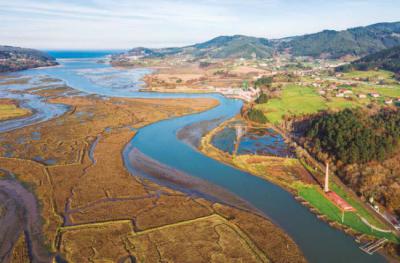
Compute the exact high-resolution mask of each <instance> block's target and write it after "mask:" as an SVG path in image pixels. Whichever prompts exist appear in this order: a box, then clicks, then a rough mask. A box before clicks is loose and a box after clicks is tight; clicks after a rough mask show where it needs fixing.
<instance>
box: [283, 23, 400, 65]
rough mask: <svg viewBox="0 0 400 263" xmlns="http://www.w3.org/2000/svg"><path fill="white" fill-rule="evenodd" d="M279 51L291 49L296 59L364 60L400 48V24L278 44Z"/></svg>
mask: <svg viewBox="0 0 400 263" xmlns="http://www.w3.org/2000/svg"><path fill="white" fill-rule="evenodd" d="M276 43H277V46H278V49H279V50H280V51H283V50H285V49H287V50H288V51H289V52H290V53H291V54H293V55H295V56H312V57H321V56H325V57H330V58H339V57H342V56H345V55H355V56H364V55H367V54H371V53H374V52H378V51H381V50H383V49H386V48H390V47H394V46H398V45H400V22H395V23H379V24H373V25H370V26H366V27H356V28H350V29H347V30H342V31H334V30H324V31H322V32H319V33H315V34H309V35H304V36H298V37H293V38H291V39H290V40H289V41H287V40H286V41H280V40H277V41H276Z"/></svg>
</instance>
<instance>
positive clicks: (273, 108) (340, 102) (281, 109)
mask: <svg viewBox="0 0 400 263" xmlns="http://www.w3.org/2000/svg"><path fill="white" fill-rule="evenodd" d="M365 101H368V100H365ZM363 103H364V102H362V101H359V100H358V99H355V100H353V101H350V100H348V99H345V98H336V97H334V98H331V99H330V100H329V101H328V100H326V99H325V98H324V97H322V96H321V95H319V94H318V93H317V91H316V89H314V88H311V87H303V86H297V85H288V86H286V87H285V88H284V89H283V90H282V94H281V96H280V98H274V99H270V100H269V101H268V102H267V103H264V104H259V105H256V106H255V107H256V109H260V110H262V111H263V112H264V114H265V116H266V117H267V119H268V121H269V122H271V123H274V124H279V123H280V122H281V121H282V120H283V117H284V116H285V115H291V116H299V115H305V114H312V113H317V112H318V111H321V110H327V109H331V110H341V109H344V108H349V107H358V106H361V105H363Z"/></svg>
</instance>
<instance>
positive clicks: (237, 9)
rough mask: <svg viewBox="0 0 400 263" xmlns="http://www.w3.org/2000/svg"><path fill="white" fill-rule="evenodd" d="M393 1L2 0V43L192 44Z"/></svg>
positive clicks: (378, 10) (393, 11) (371, 17)
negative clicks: (216, 37) (6, 0)
mask: <svg viewBox="0 0 400 263" xmlns="http://www.w3.org/2000/svg"><path fill="white" fill-rule="evenodd" d="M376 1H378V0H376ZM376 1H375V2H376ZM396 2H397V0H393V1H390V0H382V1H379V5H378V6H377V5H376V3H374V1H373V0H350V1H346V0H337V1H334V2H331V1H329V2H327V1H322V0H308V1H297V0H264V1H263V0H247V1H241V0H231V1H229V0H198V1H195V2H193V1H192V0H191V1H183V0H147V1H130V0H119V1H111V0H91V1H85V0H80V1H78V0H70V1H56V0H42V1H39V0H13V1H8V2H4V0H3V2H0V19H1V23H0V32H2V33H1V34H0V44H9V45H19V46H28V47H34V48H42V49H60V48H61V49H67V48H72V49H80V48H82V49H83V48H84V49H89V48H96V49H109V48H116V49H121V48H130V47H133V46H139V45H141V46H153V47H154V46H169V45H184V44H191V43H193V42H199V41H203V40H206V39H208V38H210V37H214V36H217V35H221V34H225V35H227V34H247V35H255V36H264V37H270V38H276V37H282V36H288V35H293V34H303V33H307V32H313V31H318V30H321V29H324V28H334V29H342V28H346V27H349V26H356V25H359V24H362V25H363V24H368V23H373V22H378V21H386V20H394V19H396V18H397V16H398V13H399V11H400V5H398V4H397V3H396Z"/></svg>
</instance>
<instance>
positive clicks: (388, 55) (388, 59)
mask: <svg viewBox="0 0 400 263" xmlns="http://www.w3.org/2000/svg"><path fill="white" fill-rule="evenodd" d="M369 69H384V70H389V71H392V72H394V73H396V75H397V77H398V78H400V46H396V47H392V48H389V49H385V50H382V51H380V52H377V53H374V54H371V55H367V56H365V57H363V58H361V59H359V60H356V61H354V62H352V63H351V64H348V65H344V66H340V67H338V68H337V71H350V70H369Z"/></svg>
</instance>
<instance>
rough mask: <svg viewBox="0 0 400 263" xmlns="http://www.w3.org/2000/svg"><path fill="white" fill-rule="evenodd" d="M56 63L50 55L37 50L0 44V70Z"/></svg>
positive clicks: (7, 70)
mask: <svg viewBox="0 0 400 263" xmlns="http://www.w3.org/2000/svg"><path fill="white" fill-rule="evenodd" d="M57 64H58V63H57V62H56V60H55V59H54V58H53V57H52V56H50V55H48V54H46V53H44V52H42V51H39V50H35V49H28V48H20V47H11V46H0V72H9V71H18V70H24V69H29V68H37V67H45V66H54V65H57Z"/></svg>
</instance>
